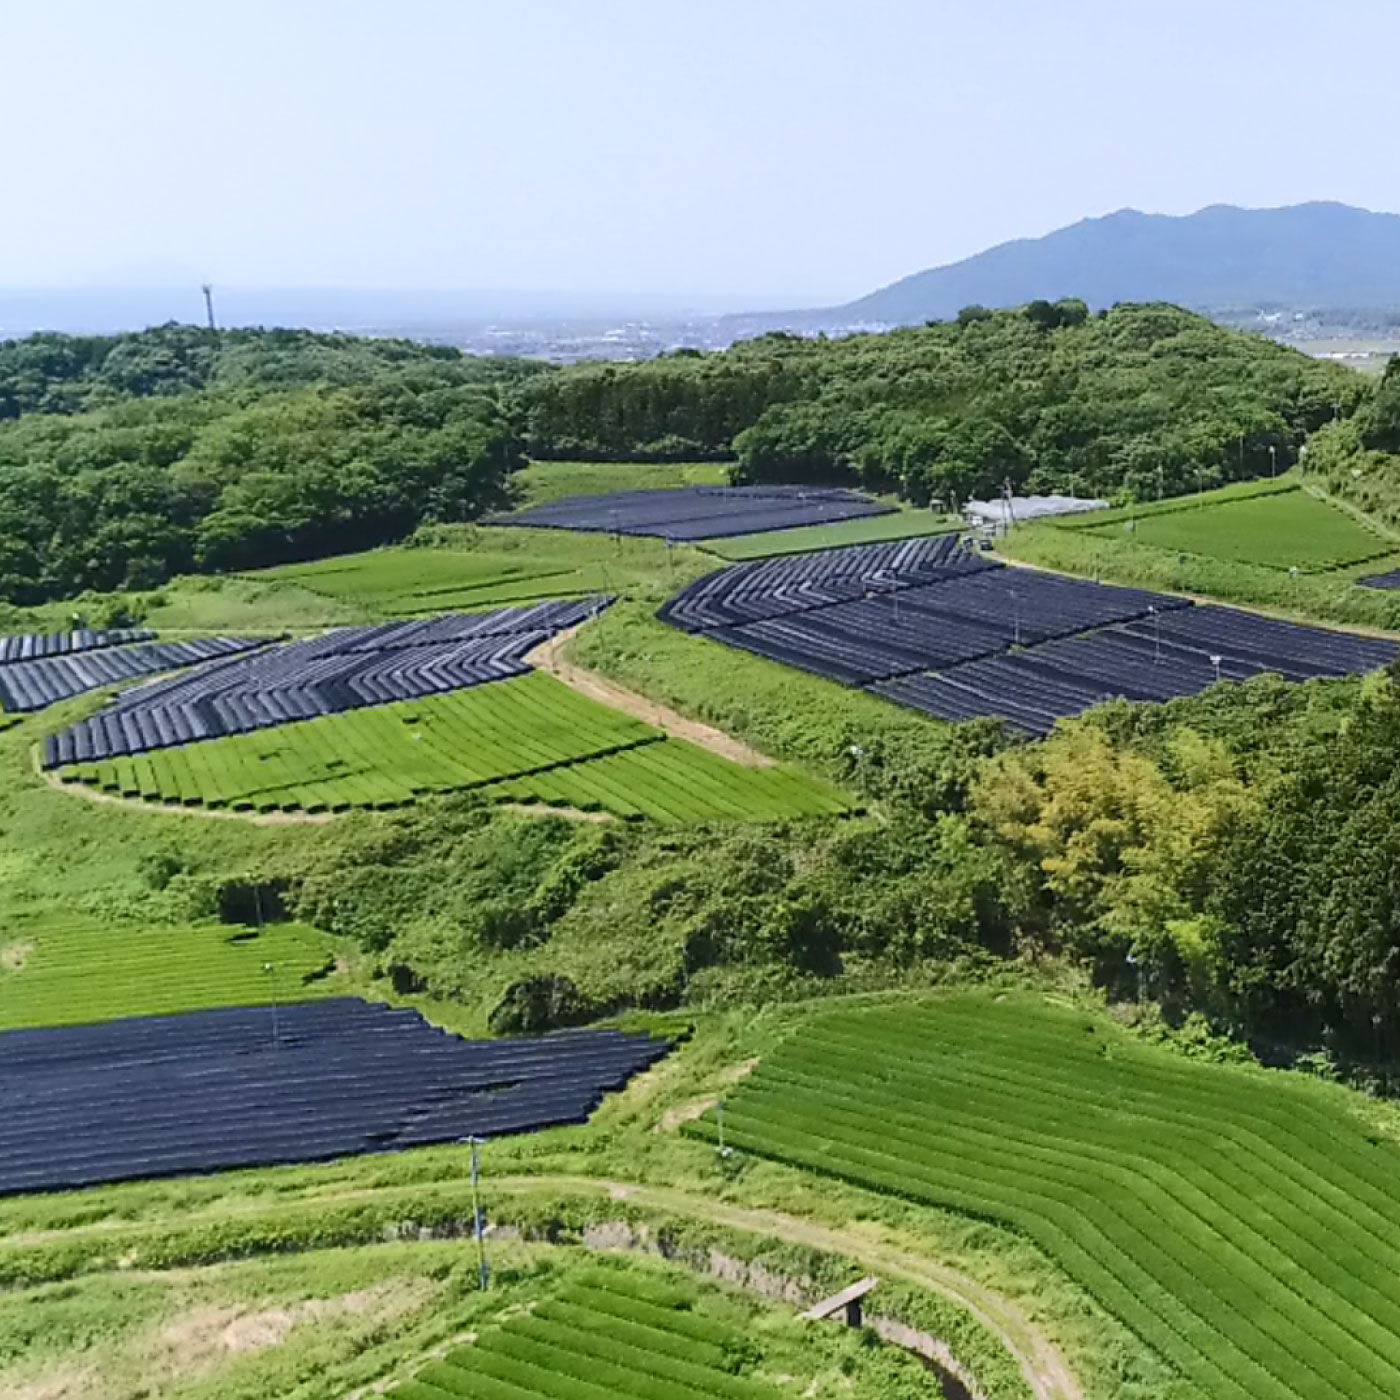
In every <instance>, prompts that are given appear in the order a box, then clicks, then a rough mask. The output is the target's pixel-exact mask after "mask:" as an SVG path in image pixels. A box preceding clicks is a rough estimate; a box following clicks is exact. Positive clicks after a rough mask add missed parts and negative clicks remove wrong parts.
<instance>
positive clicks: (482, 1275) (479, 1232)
mask: <svg viewBox="0 0 1400 1400" xmlns="http://www.w3.org/2000/svg"><path fill="white" fill-rule="evenodd" d="M467 1141H468V1142H469V1143H471V1146H472V1233H473V1234H474V1235H475V1236H476V1268H477V1279H478V1281H479V1283H480V1285H481V1291H482V1292H483V1293H485V1292H486V1290H487V1289H488V1288H490V1286H491V1266H490V1264H488V1263H487V1262H486V1221H485V1220H484V1219H483V1218H482V1214H481V1143H482V1139H481V1138H479V1137H469V1138H468V1139H467Z"/></svg>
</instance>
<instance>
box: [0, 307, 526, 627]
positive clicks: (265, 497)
mask: <svg viewBox="0 0 1400 1400" xmlns="http://www.w3.org/2000/svg"><path fill="white" fill-rule="evenodd" d="M537 368H538V367H535V366H531V365H528V364H525V363H524V362H519V361H489V360H474V359H470V358H468V357H466V356H463V355H461V354H459V353H458V352H457V351H455V350H443V349H440V348H434V347H425V346H418V345H413V344H410V343H408V342H402V341H371V340H364V339H359V338H356V337H350V336H323V335H315V334H311V333H308V332H300V331H270V332H260V331H232V332H219V333H217V334H216V333H213V332H209V331H202V330H198V329H195V328H192V327H186V326H171V327H163V328H160V329H157V330H154V331H148V332H143V333H141V334H138V335H129V336H117V337H72V336H36V337H32V338H30V339H28V340H24V341H17V342H10V343H7V344H4V345H0V601H8V602H11V603H17V604H28V603H37V602H42V601H45V600H47V599H52V598H62V597H68V596H72V595H74V594H77V593H79V592H82V591H84V590H99V591H107V590H117V589H141V588H149V587H154V586H156V585H158V584H160V583H163V582H164V581H165V580H167V579H168V578H170V577H171V576H172V575H175V574H178V573H183V572H190V571H196V570H202V571H219V570H233V569H248V568H257V567H261V566H264V565H270V564H277V563H283V562H287V561H290V560H295V559H304V558H311V557H315V556H318V555H324V554H333V553H339V552H344V551H349V550H354V549H362V548H366V547H369V546H371V545H376V544H381V543H384V542H386V541H390V540H394V539H398V538H401V537H403V536H404V535H406V534H408V533H410V532H411V531H412V530H413V529H414V528H416V527H417V526H418V525H419V524H421V523H424V522H425V521H458V520H467V519H471V518H473V517H474V516H476V515H479V514H480V513H481V512H482V511H483V510H485V509H487V508H489V507H492V506H495V505H499V504H501V503H502V502H503V501H504V500H505V498H506V488H507V483H508V481H509V478H510V475H511V473H512V472H514V471H515V470H517V469H518V468H519V466H520V465H521V464H522V462H523V460H524V459H523V456H522V444H521V441H520V436H519V433H518V432H517V430H516V426H515V419H514V412H513V409H512V406H511V402H510V390H511V386H512V384H513V383H514V382H516V381H518V380H519V379H521V378H523V377H525V376H527V375H529V374H531V373H534V372H536V371H537Z"/></svg>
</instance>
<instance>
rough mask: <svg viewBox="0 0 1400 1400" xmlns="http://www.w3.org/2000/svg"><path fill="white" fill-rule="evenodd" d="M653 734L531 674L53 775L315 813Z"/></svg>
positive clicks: (179, 798) (403, 798) (142, 791)
mask: <svg viewBox="0 0 1400 1400" xmlns="http://www.w3.org/2000/svg"><path fill="white" fill-rule="evenodd" d="M659 737H660V735H659V733H658V731H656V730H654V729H651V728H650V727H648V726H647V725H644V724H642V723H640V722H639V721H637V720H634V719H632V718H630V717H629V716H627V715H622V714H618V713H617V712H616V711H614V710H609V709H607V708H606V707H604V706H602V705H598V704H596V703H595V702H594V701H592V700H589V699H587V698H585V697H584V696H582V695H579V694H578V693H577V692H575V691H572V690H570V689H569V688H568V687H567V686H565V685H562V684H560V682H558V681H556V680H555V679H554V678H553V677H552V676H546V675H543V674H541V673H538V672H536V673H535V674H533V675H529V676H523V677H521V678H520V679H518V680H513V681H509V682H502V683H499V684H496V685H488V686H479V687H476V688H474V689H472V690H468V691H465V692H458V693H454V694H450V695H442V696H434V697H429V698H426V699H423V700H414V701H409V702H405V703H401V704H391V705H377V706H374V707H373V708H367V709H361V710H355V711H353V712H351V713H348V714H341V715H335V716H328V717H324V718H319V719H314V720H309V721H304V722H301V723H294V724H285V725H282V726H280V727H278V728H276V729H271V730H267V731H264V732H260V733H256V734H244V735H236V736H234V737H232V738H226V739H219V740H215V741H210V742H205V743H196V744H189V745H186V746H184V747H179V748H170V749H162V750H159V751H157V752H153V753H150V754H146V755H137V756H129V757H128V756H123V757H118V758H115V759H109V760H105V761H98V762H95V763H79V764H77V765H75V766H73V767H68V768H63V769H61V770H60V777H62V778H64V779H65V780H76V781H78V782H85V783H89V784H91V785H93V786H96V787H100V788H103V789H104V790H105V791H108V792H111V793H114V794H117V795H120V796H123V797H136V798H142V799H144V800H147V801H160V802H180V803H184V804H186V805H189V806H209V807H215V808H219V807H233V808H235V809H238V810H258V811H276V810H280V809H286V810H298V809H300V810H305V811H313V812H314V811H325V810H336V809H341V808H347V807H360V806H396V805H399V804H401V803H404V802H411V801H412V800H413V799H414V798H415V797H417V796H422V795H425V794H427V793H432V792H447V791H452V790H454V789H460V788H468V787H476V786H479V785H481V784H484V783H489V782H493V781H495V780H496V779H499V778H503V777H514V776H517V775H520V774H524V773H529V772H533V771H535V770H537V769H541V768H550V767H554V766H556V765H559V764H564V763H574V762H577V761H578V760H579V759H584V758H590V757H593V756H596V755H599V754H605V753H612V752H614V751H615V750H618V749H623V748H628V747H630V746H632V745H634V744H644V743H651V742H654V741H656V740H657V739H659Z"/></svg>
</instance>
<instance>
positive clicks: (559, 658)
mask: <svg viewBox="0 0 1400 1400" xmlns="http://www.w3.org/2000/svg"><path fill="white" fill-rule="evenodd" d="M580 625H581V624H580ZM577 631H578V628H577V627H571V628H570V629H569V630H568V631H567V632H561V633H559V635H558V636H557V637H552V638H551V639H550V640H549V641H547V642H542V643H541V644H540V645H539V646H537V647H536V648H535V649H534V651H532V652H531V653H530V654H529V655H528V656H527V657H526V658H525V660H526V662H527V663H528V664H529V665H531V666H533V667H535V668H536V669H537V670H540V671H547V672H548V673H549V674H550V675H551V676H553V677H554V678H555V680H558V681H562V682H563V683H564V684H565V685H567V686H568V687H569V688H570V689H571V690H576V691H578V692H579V694H580V695H586V696H588V698H589V699H590V700H597V701H598V702H599V703H600V704H603V705H607V706H609V707H611V708H612V709H614V710H621V711H622V713H623V714H625V715H631V716H632V718H633V719H639V720H641V721H642V723H643V724H649V725H651V726H652V727H653V728H654V729H659V730H661V731H662V732H663V733H665V734H669V735H670V736H671V737H672V738H675V739H685V740H688V741H689V742H690V743H692V744H695V745H697V746H698V747H700V748H702V749H709V751H710V752H711V753H716V754H718V755H719V756H720V757H721V758H727V759H729V760H730V762H732V763H741V764H743V765H744V767H745V768H773V767H775V766H776V764H775V761H774V760H773V759H771V758H769V757H768V755H767V754H761V753H759V751H758V750H757V749H754V748H750V747H749V745H747V744H746V743H744V742H743V740H742V739H736V738H735V737H734V736H733V735H732V734H726V733H725V732H724V731H723V730H722V729H715V728H714V727H713V726H712V725H708V724H702V723H701V722H700V721H699V720H695V719H687V718H686V717H685V716H684V715H680V714H677V713H676V712H675V710H672V709H670V708H669V707H668V706H666V705H661V704H658V703H657V702H656V701H655V700H648V699H647V698H646V696H645V695H638V694H637V692H636V691H635V690H628V689H627V688H626V687H625V686H620V685H618V684H617V683H616V682H615V681H610V680H609V679H608V678H607V677H606V676H600V675H599V674H598V673H597V672H596V671H589V670H587V669H586V668H585V667H583V666H579V665H576V664H575V663H574V662H572V661H569V660H566V659H565V657H564V654H563V649H564V646H565V644H566V643H567V642H568V641H569V640H570V639H571V638H572V637H573V635H574V634H575V633H576V632H577Z"/></svg>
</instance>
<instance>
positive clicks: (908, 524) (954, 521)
mask: <svg viewBox="0 0 1400 1400" xmlns="http://www.w3.org/2000/svg"><path fill="white" fill-rule="evenodd" d="M962 525H963V522H962V521H961V520H960V519H959V518H958V517H957V516H949V515H935V514H933V513H932V512H931V511H926V510H900V511H895V512H893V513H892V514H890V515H867V516H862V517H860V518H859V519H857V520H838V521H835V522H833V523H832V524H830V525H803V526H800V527H799V528H798V529H795V530H769V531H766V532H762V533H760V534H756V535H735V536H733V537H732V538H730V539H724V540H705V541H703V542H702V544H701V548H702V549H704V550H706V551H707V552H709V553H711V554H717V555H719V557H720V558H721V559H730V560H733V561H735V562H739V561H741V560H745V559H767V558H771V557H772V556H774V555H778V554H805V553H806V552H807V551H809V550H813V549H835V548H836V547H837V546H839V545H844V544H883V543H885V542H886V541H889V540H910V539H919V538H922V537H923V536H925V535H946V534H948V533H950V532H951V531H954V530H960V529H962Z"/></svg>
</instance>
